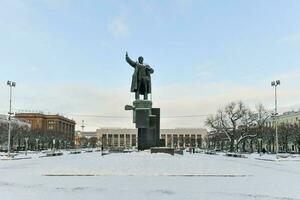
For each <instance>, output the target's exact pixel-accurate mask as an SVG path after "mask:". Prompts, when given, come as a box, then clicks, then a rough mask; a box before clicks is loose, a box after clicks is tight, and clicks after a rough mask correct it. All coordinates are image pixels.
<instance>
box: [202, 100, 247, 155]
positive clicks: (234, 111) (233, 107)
mask: <svg viewBox="0 0 300 200" xmlns="http://www.w3.org/2000/svg"><path fill="white" fill-rule="evenodd" d="M246 113H247V108H246V107H245V105H244V103H243V102H241V101H239V102H231V103H229V104H228V105H226V106H225V108H223V109H219V110H218V112H217V114H216V115H215V116H213V115H211V116H209V117H208V118H207V119H206V121H205V124H206V125H207V126H208V127H210V128H211V129H213V130H215V131H216V132H219V133H225V134H226V136H227V138H228V140H229V142H230V148H229V151H230V152H233V151H234V143H235V140H236V139H237V133H238V131H237V129H238V125H239V122H240V120H241V119H242V118H243V117H244V116H245V114H246Z"/></svg>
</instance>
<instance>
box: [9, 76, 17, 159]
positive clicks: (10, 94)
mask: <svg viewBox="0 0 300 200" xmlns="http://www.w3.org/2000/svg"><path fill="white" fill-rule="evenodd" d="M7 85H8V86H9V111H8V141H7V155H8V156H10V131H11V115H12V114H13V113H12V112H11V101H12V87H16V82H12V81H7Z"/></svg>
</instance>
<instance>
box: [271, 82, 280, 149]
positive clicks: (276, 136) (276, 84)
mask: <svg viewBox="0 0 300 200" xmlns="http://www.w3.org/2000/svg"><path fill="white" fill-rule="evenodd" d="M278 85H280V80H276V81H272V82H271V86H272V87H274V88H275V110H274V111H275V112H274V114H273V117H274V119H275V143H276V149H275V151H276V154H278V147H279V145H278V130H277V115H278V113H277V86H278Z"/></svg>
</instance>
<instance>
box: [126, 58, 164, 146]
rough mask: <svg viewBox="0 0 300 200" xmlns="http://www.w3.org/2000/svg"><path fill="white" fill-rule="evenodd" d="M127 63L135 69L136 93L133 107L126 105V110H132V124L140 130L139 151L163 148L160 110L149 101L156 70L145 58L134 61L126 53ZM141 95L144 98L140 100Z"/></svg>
mask: <svg viewBox="0 0 300 200" xmlns="http://www.w3.org/2000/svg"><path fill="white" fill-rule="evenodd" d="M125 58H126V61H127V63H128V64H129V65H131V66H132V67H133V68H134V73H133V75H132V82H131V90H130V91H131V92H134V93H135V100H134V101H133V102H132V105H125V110H132V112H133V113H132V122H133V123H135V127H136V128H137V129H138V137H137V138H138V142H137V143H138V150H145V149H150V148H151V147H159V146H163V145H164V144H165V142H164V141H163V140H161V139H160V108H153V107H152V100H148V94H151V74H152V73H153V72H154V70H153V69H152V68H151V67H150V66H149V65H147V64H145V63H144V59H143V57H141V56H140V57H139V58H138V60H137V61H136V62H135V61H132V60H131V59H130V58H129V56H128V53H127V52H126V56H125ZM140 95H143V96H144V99H143V100H140Z"/></svg>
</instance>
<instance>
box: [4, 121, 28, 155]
mask: <svg viewBox="0 0 300 200" xmlns="http://www.w3.org/2000/svg"><path fill="white" fill-rule="evenodd" d="M10 123H11V147H12V149H13V148H14V147H15V146H16V145H17V144H18V141H19V139H20V138H21V137H24V135H26V133H28V132H30V128H31V125H30V123H28V122H26V121H24V120H20V119H15V118H13V117H12V118H11V121H10ZM8 124H9V121H8V116H7V115H0V149H3V148H7V140H8ZM18 146H20V145H18Z"/></svg>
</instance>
